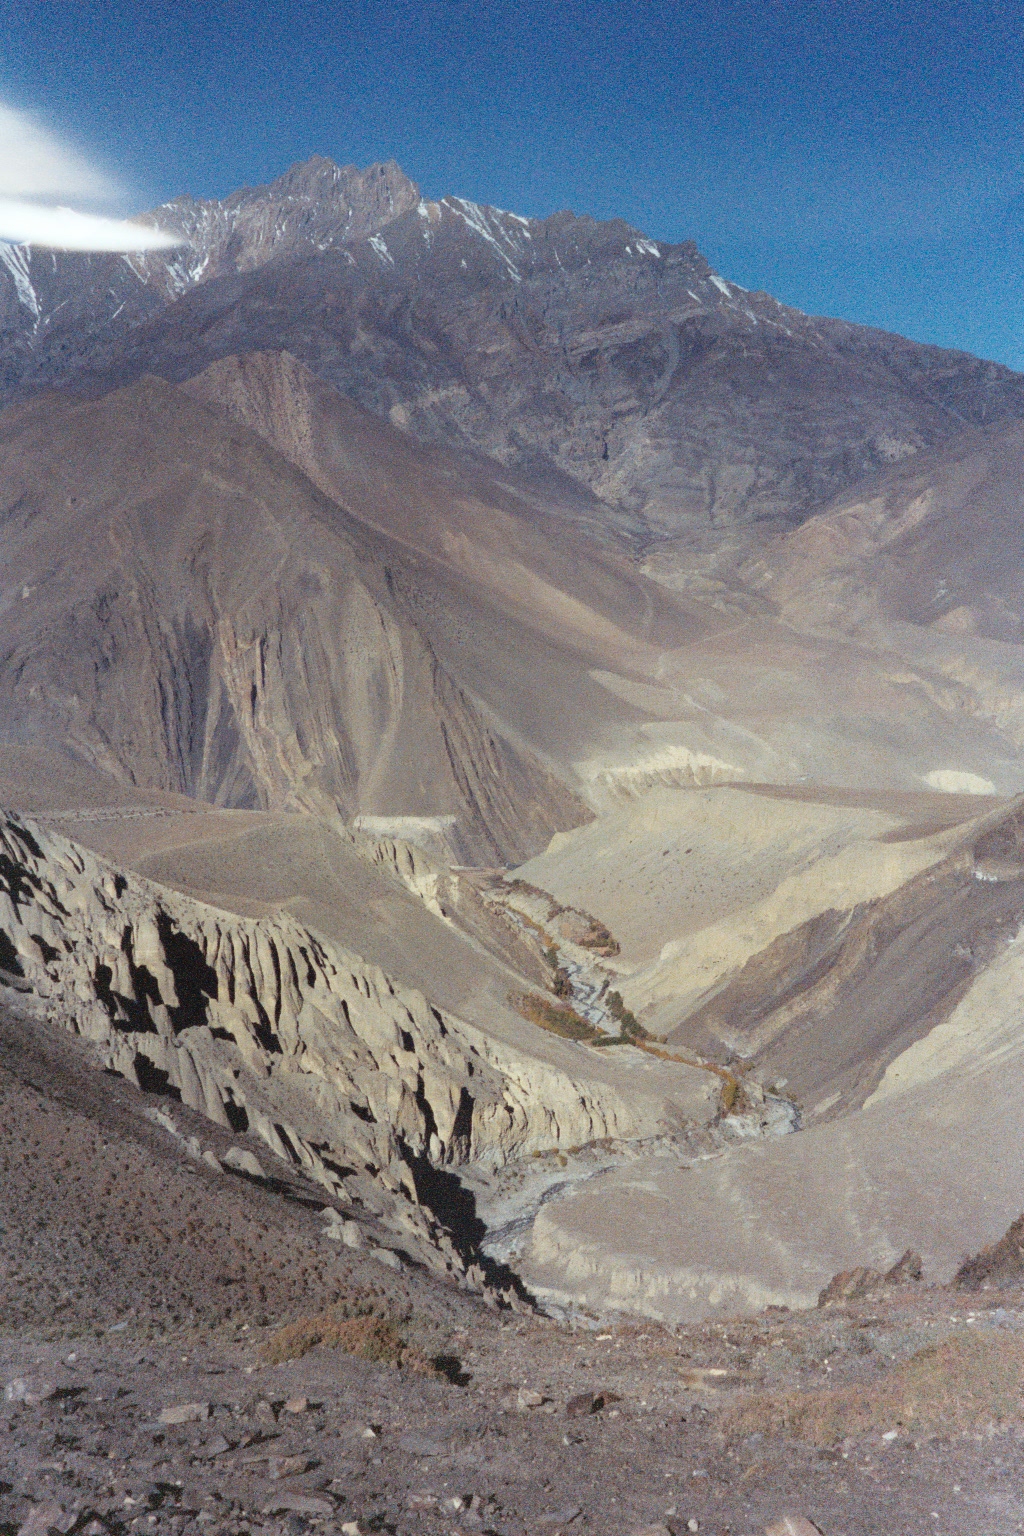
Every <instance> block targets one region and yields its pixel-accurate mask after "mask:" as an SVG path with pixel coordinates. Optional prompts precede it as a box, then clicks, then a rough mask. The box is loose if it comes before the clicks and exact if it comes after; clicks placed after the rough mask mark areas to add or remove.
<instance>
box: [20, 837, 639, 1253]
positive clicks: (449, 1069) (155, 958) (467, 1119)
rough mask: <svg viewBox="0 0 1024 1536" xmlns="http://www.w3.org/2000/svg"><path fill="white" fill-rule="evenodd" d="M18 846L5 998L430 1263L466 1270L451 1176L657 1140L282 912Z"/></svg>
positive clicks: (67, 845) (611, 1102)
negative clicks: (389, 1231) (237, 907)
mask: <svg viewBox="0 0 1024 1536" xmlns="http://www.w3.org/2000/svg"><path fill="white" fill-rule="evenodd" d="M0 839H2V853H0V971H2V978H0V979H3V980H4V983H5V985H7V986H8V987H12V988H14V989H15V990H16V991H20V992H22V993H24V994H29V995H31V997H32V998H34V999H35V1000H37V1002H39V1003H40V1004H41V1005H42V1006H43V1007H44V1008H46V1009H47V1010H48V1014H49V1017H50V1018H52V1019H53V1020H54V1021H55V1022H58V1023H60V1024H62V1025H63V1026H64V1027H65V1028H68V1029H71V1030H73V1031H74V1032H75V1033H76V1034H78V1035H80V1036H81V1037H82V1038H83V1039H84V1040H87V1041H89V1042H91V1044H92V1045H93V1046H94V1047H95V1048H96V1051H95V1053H94V1054H96V1055H97V1056H98V1058H99V1059H100V1061H101V1062H102V1064H103V1065H104V1066H105V1067H106V1068H108V1069H109V1070H110V1071H112V1072H115V1073H117V1074H119V1075H120V1076H122V1077H124V1078H126V1079H127V1080H128V1081H129V1082H132V1083H134V1084H135V1085H136V1086H138V1087H140V1088H143V1089H145V1090H148V1091H151V1092H158V1093H164V1094H168V1095H171V1096H172V1097H174V1098H176V1099H178V1100H179V1101H180V1102H181V1103H183V1104H185V1105H187V1106H188V1107H189V1108H191V1109H193V1110H197V1111H198V1112H199V1113H201V1114H203V1115H205V1116H206V1117H207V1118H208V1119H210V1120H211V1121H213V1122H214V1123H215V1124H217V1125H219V1126H221V1127H223V1128H224V1129H226V1130H234V1131H238V1132H251V1134H252V1135H254V1136H256V1137H258V1138H260V1139H261V1140H262V1141H264V1142H265V1143H266V1144H267V1145H268V1146H269V1147H270V1148H271V1150H272V1151H273V1152H274V1153H275V1154H276V1155H277V1156H278V1157H280V1158H282V1159H284V1160H285V1161H286V1162H288V1163H291V1164H293V1165H295V1166H296V1167H298V1168H301V1169H302V1170H304V1172H305V1173H306V1174H307V1176H309V1177H311V1178H313V1179H315V1180H316V1181H317V1182H319V1183H320V1184H321V1185H323V1186H324V1188H325V1189H326V1190H328V1191H329V1192H330V1193H332V1194H334V1195H342V1194H344V1193H346V1192H348V1193H349V1195H351V1193H352V1191H353V1190H358V1191H359V1193H360V1198H361V1199H362V1201H363V1202H364V1203H366V1204H369V1206H370V1208H371V1209H374V1208H377V1209H384V1208H386V1209H387V1210H388V1212H389V1213H390V1216H391V1218H392V1220H397V1221H398V1222H399V1224H400V1226H404V1227H405V1228H407V1230H408V1231H409V1233H410V1235H411V1239H412V1240H413V1241H415V1243H416V1244H417V1253H418V1254H419V1255H420V1256H421V1257H422V1256H423V1255H426V1257H427V1260H428V1261H429V1262H436V1261H437V1254H438V1253H440V1255H441V1256H442V1257H443V1258H444V1260H445V1262H446V1263H447V1266H448V1268H452V1267H453V1266H455V1267H456V1268H458V1269H459V1270H460V1271H462V1270H464V1269H465V1262H466V1255H465V1253H462V1254H461V1255H460V1253H459V1251H458V1246H457V1245H458V1241H459V1239H460V1237H461V1235H462V1234H460V1233H459V1232H456V1233H455V1234H454V1246H453V1235H452V1234H451V1233H449V1232H446V1230H445V1228H444V1226H443V1224H442V1223H441V1222H440V1221H439V1219H438V1218H437V1217H435V1215H434V1213H433V1212H432V1211H431V1199H432V1198H433V1199H434V1200H435V1201H436V1200H437V1198H439V1196H438V1191H439V1190H441V1191H443V1190H444V1188H445V1184H444V1176H443V1174H442V1173H441V1172H440V1171H441V1170H446V1169H458V1168H460V1167H462V1166H463V1165H466V1164H470V1163H472V1164H473V1165H474V1166H475V1167H476V1168H477V1170H478V1171H479V1170H481V1169H486V1168H488V1167H491V1168H495V1167H500V1166H501V1165H503V1164H504V1163H506V1162H508V1161H510V1160H514V1159H517V1158H518V1159H521V1158H523V1157H525V1156H528V1155H529V1154H530V1153H532V1152H541V1151H550V1150H552V1149H556V1150H557V1149H558V1148H560V1147H565V1146H569V1147H576V1146H579V1145H582V1144H584V1143H590V1142H593V1141H595V1140H601V1139H606V1138H609V1137H612V1138H616V1139H622V1138H626V1139H628V1138H629V1137H631V1136H632V1137H635V1136H636V1134H637V1131H638V1130H639V1125H638V1122H637V1120H636V1117H635V1114H634V1112H633V1111H632V1109H631V1106H630V1104H629V1103H628V1101H627V1100H625V1099H624V1098H623V1096H622V1095H621V1093H616V1092H615V1091H614V1090H613V1089H611V1088H609V1086H608V1085H606V1084H601V1083H600V1082H599V1081H597V1080H596V1079H595V1078H594V1077H593V1076H592V1075H591V1074H588V1072H587V1069H586V1063H585V1061H583V1060H582V1059H581V1060H580V1062H579V1067H580V1074H579V1077H578V1079H576V1078H573V1077H571V1076H570V1075H568V1074H567V1073H566V1072H565V1071H559V1070H558V1069H557V1068H554V1067H552V1066H551V1065H549V1064H548V1063H546V1062H545V1061H544V1060H543V1059H542V1058H541V1057H540V1056H538V1055H531V1054H530V1053H529V1052H528V1050H523V1049H522V1048H520V1049H519V1050H515V1049H510V1048H509V1047H508V1046H507V1045H504V1044H503V1043H502V1042H501V1041H500V1040H499V1039H497V1038H495V1037H494V1036H493V1035H489V1034H487V1033H485V1032H483V1031H481V1030H480V1029H478V1028H475V1027H474V1026H472V1025H470V1024H468V1023H466V1022H465V1021H464V1020H460V1019H458V1018H456V1017H454V1016H452V1015H450V1014H442V1013H441V1011H440V1010H438V1009H437V1008H435V1007H432V1006H431V1005H430V1003H429V1002H428V1001H427V999H426V998H425V997H424V996H423V995H422V994H420V993H417V992H415V991H413V990H412V989H410V988H405V987H402V986H400V985H398V984H397V983H395V982H394V981H392V980H390V979H389V978H388V977H387V976H386V975H384V973H383V972H381V971H380V970H379V969H377V968H376V967H373V966H368V965H367V964H365V962H363V961H361V960H360V959H359V958H358V957H357V956H355V955H352V954H351V953H347V952H346V951H345V950H344V949H341V948H339V947H338V946H337V945H336V944H332V943H330V942H328V941H326V940H325V939H324V938H323V936H322V935H317V934H316V933H313V932H310V931H309V930H307V929H305V928H303V927H302V926H301V925H300V924H299V923H296V922H295V921H294V920H289V918H288V917H287V915H285V914H283V913H282V914H281V915H280V916H279V917H278V918H276V919H275V920H267V919H263V920H261V921H257V920H249V921H247V920H246V919H244V918H242V917H240V916H238V915H235V914H230V913H227V912H224V911H220V910H218V909H216V908H213V907H210V906H207V905H205V904H203V903H200V902H197V901H194V900H190V899H189V898H187V897H185V896H183V895H180V894H179V893H177V892H174V891H171V890H168V889H166V888H163V887H159V886H155V885H152V884H150V883H149V882H147V881H145V880H142V879H140V878H139V877H137V876H135V875H132V874H129V873H125V872H122V871H119V870H117V869H116V868H114V867H113V866H111V865H110V864H108V863H106V862H105V861H103V860H101V859H98V858H97V857H96V856H95V855H93V854H91V853H90V852H88V850H86V849H83V848H82V847H81V846H79V845H76V844H74V843H71V842H69V841H68V840H67V839H65V838H63V837H62V836H60V835H59V834H58V833H55V832H49V831H44V830H42V829H41V828H40V827H39V826H38V825H33V824H32V823H31V822H26V821H22V820H19V819H17V818H14V817H12V816H10V814H8V815H7V817H6V818H5V820H4V822H3V824H2V826H0ZM349 1181H354V1182H352V1183H350V1182H349ZM449 1183H450V1184H451V1185H452V1187H453V1188H454V1181H453V1180H449ZM421 1197H422V1199H421ZM381 1199H383V1200H384V1202H385V1206H384V1207H381V1206H380V1201H381ZM396 1201H397V1205H396V1203H395V1202H396ZM396 1211H397V1215H396V1214H395V1213H396ZM477 1273H478V1275H480V1274H482V1272H480V1271H477Z"/></svg>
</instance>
